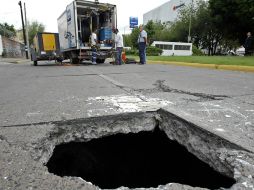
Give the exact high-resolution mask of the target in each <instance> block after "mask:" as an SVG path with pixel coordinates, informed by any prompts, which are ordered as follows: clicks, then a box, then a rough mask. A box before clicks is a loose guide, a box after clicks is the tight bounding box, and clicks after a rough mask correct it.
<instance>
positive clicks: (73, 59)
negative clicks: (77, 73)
mask: <svg viewBox="0 0 254 190" xmlns="http://www.w3.org/2000/svg"><path fill="white" fill-rule="evenodd" d="M70 62H71V64H78V63H79V59H78V58H70Z"/></svg>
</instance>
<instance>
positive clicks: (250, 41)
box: [243, 32, 254, 56]
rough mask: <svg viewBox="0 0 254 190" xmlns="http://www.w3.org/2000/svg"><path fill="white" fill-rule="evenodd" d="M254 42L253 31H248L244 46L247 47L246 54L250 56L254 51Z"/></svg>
mask: <svg viewBox="0 0 254 190" xmlns="http://www.w3.org/2000/svg"><path fill="white" fill-rule="evenodd" d="M253 46H254V42H253V39H252V36H251V32H248V33H247V38H246V40H245V43H244V45H243V47H244V48H245V54H244V55H245V56H249V55H251V54H252V53H253V51H254V48H253Z"/></svg>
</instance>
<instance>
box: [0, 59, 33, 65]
mask: <svg viewBox="0 0 254 190" xmlns="http://www.w3.org/2000/svg"><path fill="white" fill-rule="evenodd" d="M30 61H31V60H30V59H25V58H2V57H0V62H6V63H15V64H18V63H28V62H30Z"/></svg>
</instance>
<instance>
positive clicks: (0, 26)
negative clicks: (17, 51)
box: [0, 22, 16, 38]
mask: <svg viewBox="0 0 254 190" xmlns="http://www.w3.org/2000/svg"><path fill="white" fill-rule="evenodd" d="M0 35H2V36H6V37H8V38H10V37H15V36H16V30H15V28H14V26H13V25H9V24H8V23H6V22H5V23H0Z"/></svg>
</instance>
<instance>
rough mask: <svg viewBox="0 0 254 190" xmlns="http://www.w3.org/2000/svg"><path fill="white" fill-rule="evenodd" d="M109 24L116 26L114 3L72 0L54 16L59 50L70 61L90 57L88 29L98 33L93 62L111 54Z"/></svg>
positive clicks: (73, 61)
mask: <svg viewBox="0 0 254 190" xmlns="http://www.w3.org/2000/svg"><path fill="white" fill-rule="evenodd" d="M112 28H117V9H116V5H112V4H107V3H99V2H98V1H94V2H92V1H85V0H74V1H73V2H72V3H71V4H69V5H68V6H67V8H66V10H65V11H64V12H63V14H62V15H61V16H60V17H59V18H58V31H59V40H60V50H61V52H62V54H63V58H64V59H70V61H71V63H74V64H75V63H79V62H81V61H82V60H91V58H92V50H91V38H90V36H91V33H92V31H94V30H96V32H97V37H98V42H99V43H98V45H97V63H103V62H104V61H105V59H106V58H108V57H110V56H111V55H112V47H113V45H112V40H113V34H112Z"/></svg>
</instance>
